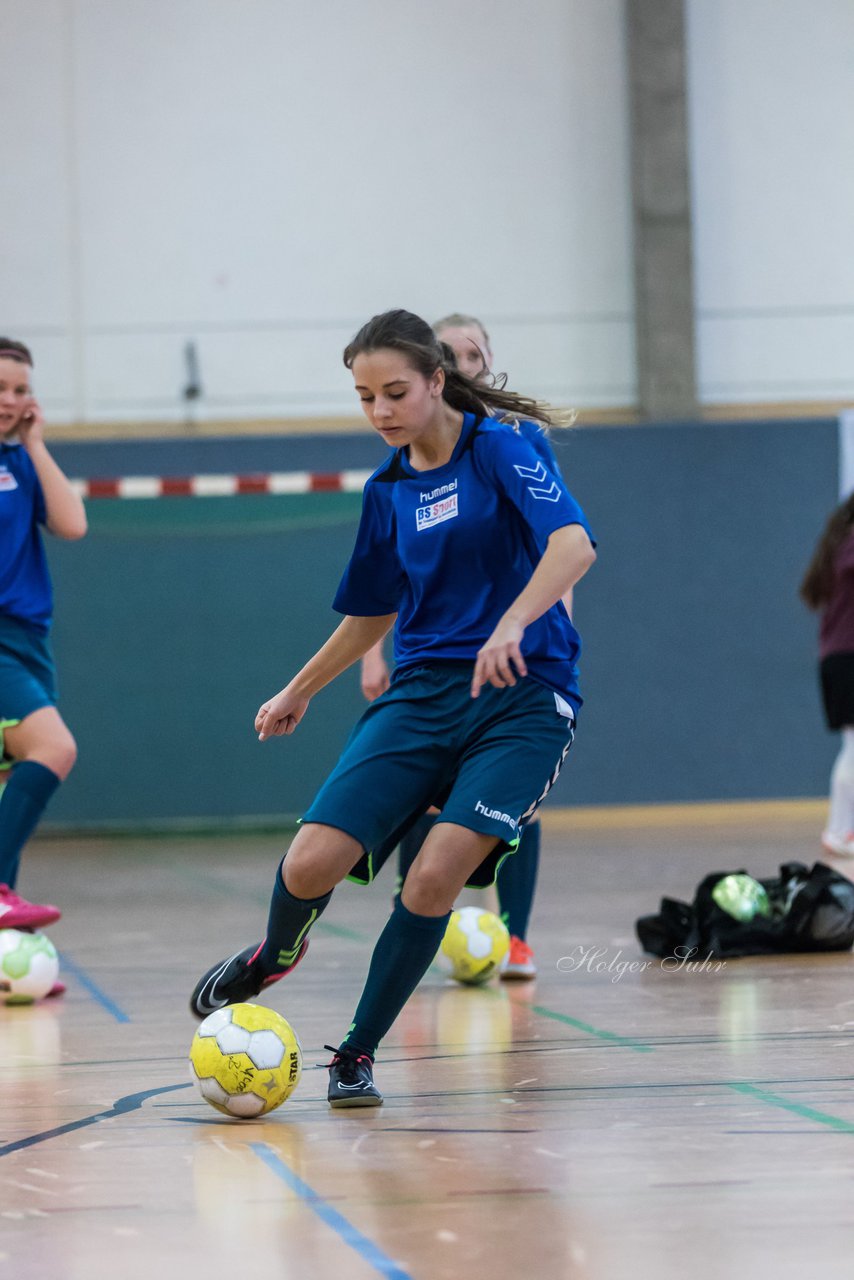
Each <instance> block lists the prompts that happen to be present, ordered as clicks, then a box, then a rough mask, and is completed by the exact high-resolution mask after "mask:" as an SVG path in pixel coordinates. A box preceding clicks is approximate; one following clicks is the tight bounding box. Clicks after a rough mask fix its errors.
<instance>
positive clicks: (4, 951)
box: [0, 929, 59, 1004]
mask: <svg viewBox="0 0 854 1280" xmlns="http://www.w3.org/2000/svg"><path fill="white" fill-rule="evenodd" d="M58 973H59V957H58V956H57V954H56V947H55V946H54V945H53V943H52V942H51V940H50V938H47V937H45V935H44V934H43V933H24V932H22V931H21V930H20V929H0V1000H2V1002H3V1003H4V1004H32V1003H33V1002H34V1001H35V1000H42V999H43V998H44V997H45V996H46V995H47V993H48V992H49V991H50V989H51V987H52V986H53V984H54V983H55V982H56V979H57V975H58Z"/></svg>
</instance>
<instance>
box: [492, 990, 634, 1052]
mask: <svg viewBox="0 0 854 1280" xmlns="http://www.w3.org/2000/svg"><path fill="white" fill-rule="evenodd" d="M496 994H497V993H496ZM510 1003H511V1004H515V1005H519V1006H520V1007H521V1008H524V1009H530V1010H531V1012H532V1013H537V1014H539V1016H540V1017H541V1018H551V1019H552V1021H554V1022H562V1023H563V1024H564V1026H567V1027H575V1029H576V1030H577V1031H583V1032H584V1033H585V1034H586V1035H588V1036H595V1037H596V1039H597V1040H608V1041H610V1042H611V1043H612V1044H619V1045H622V1046H623V1048H624V1049H633V1050H634V1051H635V1053H652V1052H653V1048H652V1045H649V1044H644V1043H643V1042H642V1041H640V1040H632V1039H631V1038H630V1037H629V1036H620V1035H617V1033H616V1031H605V1030H603V1028H602V1027H594V1026H591V1024H590V1023H589V1022H581V1021H580V1020H579V1019H578V1018H571V1017H570V1016H569V1014H568V1013H558V1012H557V1010H556V1009H547V1008H546V1006H545V1005H542V1004H527V1003H526V1002H525V1001H524V1000H513V999H512V997H511V1000H510Z"/></svg>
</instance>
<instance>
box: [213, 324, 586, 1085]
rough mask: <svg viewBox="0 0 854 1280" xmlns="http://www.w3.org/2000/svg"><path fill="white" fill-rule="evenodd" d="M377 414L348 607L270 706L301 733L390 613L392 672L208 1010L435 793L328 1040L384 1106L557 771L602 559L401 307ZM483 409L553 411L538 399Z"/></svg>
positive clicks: (347, 1078) (262, 724) (423, 327)
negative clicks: (387, 450) (489, 888)
mask: <svg viewBox="0 0 854 1280" xmlns="http://www.w3.org/2000/svg"><path fill="white" fill-rule="evenodd" d="M344 363H345V365H346V366H347V368H349V369H350V370H351V371H352V373H353V378H354V382H355V385H356V391H357V392H358V395H359V398H360V400H361V402H362V407H363V409H364V412H365V415H366V417H367V418H368V421H369V422H370V423H371V426H372V427H374V429H375V430H376V431H377V432H378V433H379V434H380V436H381V437H382V438H383V440H384V441H385V442H386V443H387V444H389V445H391V446H393V448H394V450H395V451H394V452H393V453H392V454H391V455H390V456H389V457H388V458H387V459H386V461H385V462H383V464H382V465H381V466H380V467H379V468H378V469H377V471H375V472H374V474H373V476H372V477H371V478H370V480H369V481H368V483H367V485H366V486H365V492H364V498H363V507H362V518H361V522H360V525H359V531H358V534H357V536H356V545H355V547H354V550H353V553H352V556H351V558H350V562H349V564H348V566H347V569H346V571H345V573H344V577H343V579H342V581H341V584H340V586H339V588H338V592H337V594H336V597H335V601H334V606H335V608H336V609H337V610H338V611H339V612H340V613H342V614H343V615H344V619H343V621H342V622H341V624H340V625H339V627H338V628H337V630H336V631H335V632H334V633H333V635H332V636H331V637H330V639H329V640H328V641H327V642H326V644H325V645H323V647H322V648H321V649H320V650H319V651H318V652H317V653H316V654H315V655H314V657H313V658H311V659H310V660H309V661H308V662H307V663H306V665H305V666H304V667H303V668H302V670H301V671H300V672H299V673H298V674H297V675H296V676H294V678H293V679H292V680H291V681H290V683H289V684H287V685H286V686H285V688H284V689H282V691H281V692H280V693H277V694H276V695H275V697H273V698H271V699H269V701H267V702H265V703H264V704H263V705H262V706H261V708H260V709H259V711H258V715H257V717H256V721H255V727H256V729H257V731H258V735H259V737H260V738H261V740H262V741H263V740H265V739H267V738H270V737H274V736H279V735H282V734H290V733H293V731H294V730H295V729H296V728H297V726H298V724H299V722H300V721H301V720H302V718H303V716H304V715H305V713H306V710H307V708H308V705H309V702H310V701H311V698H312V697H313V696H314V695H315V694H316V693H317V692H319V690H320V689H322V688H323V687H324V686H325V685H327V684H329V682H330V681H331V680H334V679H335V677H336V676H337V675H339V674H340V673H341V672H342V671H344V670H346V669H347V668H348V667H349V666H351V665H352V664H353V663H354V662H357V661H358V660H359V658H361V657H362V655H363V654H365V653H366V652H367V651H368V650H369V649H370V648H371V646H372V645H375V644H376V643H377V641H378V640H379V639H381V638H382V637H383V636H384V635H386V634H387V633H388V631H389V630H390V629H391V627H392V625H393V624H394V623H395V619H396V620H397V626H396V628H395V659H396V664H395V672H394V678H393V680H392V682H391V686H390V688H389V689H388V690H387V692H386V693H384V694H383V695H382V696H381V697H379V698H377V699H376V701H374V702H372V703H371V705H370V706H369V707H368V708H367V710H366V711H365V713H364V715H363V716H362V717H361V719H360V720H359V722H358V724H357V725H356V727H355V729H354V730H353V733H352V735H351V737H350V740H349V742H348V743H347V745H346V747H345V749H344V752H343V754H342V755H341V758H340V759H339V761H338V763H337V765H336V766H335V768H334V769H333V771H332V773H331V774H330V776H329V777H328V778H327V780H326V782H325V783H324V784H323V786H322V787H321V789H320V791H319V792H318V794H317V795H316V797H315V799H314V801H313V802H312V804H311V806H310V808H309V810H308V812H307V813H306V815H305V817H304V819H303V824H302V826H301V827H300V830H299V832H298V833H297V835H296V837H295V838H294V841H293V843H292V844H291V847H290V849H289V850H288V853H287V856H286V858H284V859H283V861H282V863H281V865H280V869H279V871H278V873H277V875H276V880H275V885H274V888H273V896H272V900H271V904H270V914H269V918H268V925H267V935H266V937H265V939H264V941H263V942H262V943H260V944H254V945H252V946H250V947H247V948H245V949H244V950H243V951H240V952H238V953H237V954H236V955H233V956H230V957H228V958H227V959H226V960H223V961H221V962H220V963H218V964H216V965H214V966H213V968H211V969H210V970H209V971H208V972H207V973H206V974H205V975H204V977H203V978H202V979H201V980H200V981H199V983H198V984H197V986H196V989H195V991H194V992H193V995H192V997H191V1008H192V1010H193V1012H194V1013H195V1014H196V1015H197V1016H199V1017H205V1016H206V1015H207V1014H209V1013H211V1012H212V1011H213V1010H215V1009H218V1008H221V1007H222V1006H223V1005H227V1004H233V1003H236V1002H239V1001H244V1000H247V999H249V998H251V997H252V996H254V995H257V994H258V992H259V991H261V989H262V988H263V987H265V986H267V985H268V984H269V983H272V982H276V981H278V980H279V979H280V978H282V977H284V975H285V974H286V973H288V972H289V971H290V970H291V969H293V968H294V966H295V965H296V964H297V963H298V962H299V961H300V960H301V959H302V957H303V955H304V954H305V951H306V948H307V946H308V933H309V930H310V928H311V926H312V924H313V923H314V922H315V920H316V919H317V918H318V916H319V915H320V914H321V912H322V911H323V910H324V909H325V908H326V906H327V904H328V902H329V899H330V897H331V894H332V890H333V889H334V887H335V885H336V884H338V883H339V882H340V881H341V880H343V879H344V878H345V877H347V876H348V875H351V874H353V875H354V876H355V877H356V878H359V877H361V878H363V879H370V878H371V865H370V864H371V852H372V850H374V849H376V848H377V847H378V846H379V845H380V844H382V843H383V842H384V841H387V840H388V839H389V837H392V836H394V835H396V834H397V835H400V834H402V833H404V832H405V830H406V829H407V828H408V826H410V825H411V823H412V822H413V821H414V820H415V819H416V818H417V817H418V816H419V815H420V814H422V813H423V812H424V811H425V809H427V808H428V806H429V805H430V804H431V803H433V802H434V801H435V802H437V803H438V805H439V807H440V808H441V814H440V815H439V817H438V818H437V821H436V823H435V825H434V827H433V829H432V831H431V832H430V834H429V835H428V837H427V839H426V840H425V842H424V845H423V847H422V848H421V849H420V851H419V853H418V855H417V857H416V858H415V861H414V862H413V864H412V866H411V868H410V870H409V873H408V874H407V877H406V881H405V883H404V885H403V888H402V890H401V893H400V895H399V896H398V898H397V899H396V900H395V904H394V907H393V909H392V913H391V916H390V917H389V920H388V922H387V924H386V926H385V928H384V929H383V931H382V933H381V934H380V937H379V939H378V941H377V943H376V946H375V948H374V953H373V956H372V958H371V963H370V967H369V970H368V975H367V980H366V983H365V987H364V989H363V992H362V996H361V998H360V1000H359V1003H358V1006H357V1008H356V1012H355V1016H354V1019H353V1022H352V1024H351V1026H350V1028H349V1030H348V1031H347V1033H346V1035H345V1036H344V1039H343V1041H342V1042H341V1044H340V1045H339V1046H338V1048H337V1049H332V1053H333V1055H334V1056H333V1059H332V1062H331V1063H330V1080H329V1092H328V1098H329V1101H330V1103H331V1104H332V1105H333V1106H336V1107H340V1106H346V1107H352V1106H377V1105H378V1104H379V1103H381V1102H382V1095H381V1094H380V1093H379V1090H378V1089H377V1087H376V1085H375V1084H374V1081H373V1070H372V1069H373V1061H374V1055H375V1053H376V1050H377V1046H378V1045H379V1044H380V1042H381V1040H382V1039H383V1037H384V1036H385V1035H386V1033H387V1032H388V1030H389V1028H390V1027H391V1026H392V1024H393V1022H394V1021H395V1019H396V1017H397V1015H398V1014H399V1013H400V1011H401V1009H402V1008H403V1006H404V1004H405V1003H406V1001H407V1000H408V999H409V996H410V995H411V994H412V992H413V991H414V990H415V988H416V986H417V985H418V983H419V981H420V980H421V978H422V977H423V975H424V973H425V972H426V970H427V968H428V966H429V964H430V962H431V961H432V959H433V957H434V956H435V954H436V951H437V949H438V946H439V943H440V941H441V939H442V936H443V934H444V932H445V928H446V925H447V922H448V919H449V916H450V911H451V908H452V906H453V903H454V901H455V899H456V897H457V895H458V894H459V892H460V890H461V889H462V888H463V886H464V885H465V884H466V883H468V882H469V881H471V880H473V879H475V880H479V881H480V882H481V883H483V881H484V878H485V875H484V873H485V868H489V869H490V870H489V875H488V879H490V880H491V879H492V878H494V869H495V866H496V865H497V863H498V861H500V859H501V857H502V856H503V855H504V854H505V853H506V852H507V851H508V850H509V849H512V848H513V847H514V846H515V845H516V844H517V843H518V839H519V833H520V830H521V828H522V827H523V826H524V825H525V823H527V822H529V821H530V819H531V818H532V817H533V815H534V813H535V812H536V809H537V806H538V805H539V803H540V802H541V800H542V799H543V798H544V796H545V795H546V793H547V792H548V790H549V789H550V787H551V785H552V783H553V782H554V780H555V779H556V777H557V774H558V772H559V770H560V767H561V765H562V763H563V760H564V759H565V757H566V754H567V752H568V750H569V747H570V745H571V742H572V736H573V728H574V722H575V715H576V711H577V708H578V707H579V705H580V701H581V700H580V697H579V693H578V683H577V675H576V669H575V659H576V657H577V655H578V652H579V648H580V644H579V639H578V635H577V633H576V632H575V629H574V628H573V626H572V623H571V622H570V620H569V616H568V614H567V612H566V609H565V608H564V607H563V605H562V604H561V603H560V600H561V597H562V596H563V595H564V594H565V593H566V592H567V591H568V590H569V589H570V587H572V585H573V584H574V583H575V582H577V581H578V580H579V578H581V577H582V575H583V574H584V573H585V572H586V571H587V569H588V568H589V567H590V565H591V564H592V563H593V561H594V559H595V552H594V551H593V547H592V544H591V539H590V535H589V533H588V529H587V523H586V520H585V518H584V515H583V513H582V511H581V509H580V508H579V506H578V505H577V503H576V502H575V500H574V499H573V498H572V497H571V496H570V494H569V493H568V492H567V490H566V488H565V486H564V485H563V483H562V482H561V481H560V480H559V479H557V478H556V477H555V476H553V475H552V474H550V473H549V472H548V471H547V470H546V468H545V467H544V465H543V463H542V461H541V459H540V457H539V456H538V454H537V453H536V451H535V450H534V449H533V447H532V446H531V444H530V443H529V442H528V441H527V440H526V439H525V438H524V437H523V436H521V435H520V434H519V433H518V432H516V431H514V430H513V428H512V427H511V426H509V425H505V424H502V423H499V422H497V421H496V420H494V419H493V418H491V417H490V416H489V411H488V410H487V406H486V404H485V403H484V399H483V387H482V385H481V384H479V383H478V382H476V381H475V380H474V379H472V378H469V377H467V376H466V375H465V374H463V373H462V372H461V371H460V370H459V369H458V368H457V367H456V363H455V362H452V361H449V360H448V359H447V358H446V355H445V352H444V350H443V348H442V346H441V344H440V343H439V341H438V340H437V338H436V336H435V334H434V333H433V331H432V329H431V328H430V326H429V325H428V324H427V323H426V322H425V321H423V320H421V319H419V318H418V317H417V316H414V315H412V314H411V313H410V312H407V311H390V312H386V313H385V314H383V315H380V316H375V317H374V319H373V320H370V321H369V322H368V323H367V324H366V325H365V326H364V327H363V328H362V329H360V331H359V332H358V333H357V335H356V337H355V338H354V339H353V341H352V342H351V343H350V344H349V346H348V347H347V348H346V350H345V352H344ZM489 407H490V409H494V410H495V411H497V412H501V413H509V414H512V415H513V416H514V417H515V418H517V419H522V418H525V419H533V420H535V421H539V422H542V423H544V424H548V422H549V421H550V416H549V411H548V409H547V408H546V407H545V406H543V405H541V404H539V403H538V402H536V401H532V400H529V399H527V398H525V397H523V396H519V395H516V394H514V393H513V392H509V391H506V390H504V389H502V388H499V387H493V388H490V392H489Z"/></svg>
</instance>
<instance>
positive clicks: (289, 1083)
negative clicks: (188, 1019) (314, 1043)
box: [190, 1004, 302, 1120]
mask: <svg viewBox="0 0 854 1280" xmlns="http://www.w3.org/2000/svg"><path fill="white" fill-rule="evenodd" d="M301 1074H302V1049H301V1048H300V1043H299V1040H298V1039H297V1037H296V1034H295V1032H294V1029H293V1027H292V1026H291V1024H290V1023H289V1022H287V1021H286V1020H285V1019H284V1018H283V1017H282V1015H281V1014H280V1013H276V1011H275V1010H274V1009H268V1008H266V1007H265V1006H264V1005H260V1004H233V1005H231V1006H230V1007H228V1008H226V1009H217V1011H216V1013H212V1014H210V1015H209V1016H208V1017H207V1018H205V1020H204V1022H202V1023H201V1024H200V1025H199V1029H198V1031H197V1032H196V1034H195V1035H194V1036H193V1043H192V1044H191V1045H190V1079H191V1080H192V1081H193V1083H194V1084H195V1086H196V1088H197V1089H198V1091H199V1093H200V1094H201V1095H202V1097H203V1098H204V1100H205V1102H209V1103H210V1104H211V1106H212V1107H216V1109H217V1111H221V1112H222V1113H223V1114H224V1115H227V1116H235V1117H237V1118H238V1119H240V1120H251V1119H252V1118H253V1117H254V1116H264V1115H266V1114H267V1112H268V1111H274V1110H275V1108H276V1107H280V1106H281V1105H282V1103H283V1102H284V1101H285V1099H286V1098H289V1097H290V1096H291V1094H292V1093H293V1091H294V1089H295V1088H296V1087H297V1085H298V1084H299V1078H300V1075H301Z"/></svg>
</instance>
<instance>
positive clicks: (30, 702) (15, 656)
mask: <svg viewBox="0 0 854 1280" xmlns="http://www.w3.org/2000/svg"><path fill="white" fill-rule="evenodd" d="M55 706H56V672H55V669H54V664H53V654H52V652H51V648H50V640H49V639H48V636H47V635H45V633H44V632H42V631H39V629H38V628H37V627H31V626H29V625H28V624H27V623H26V622H20V621H18V619H17V618H9V617H4V616H3V615H2V614H0V755H2V731H3V729H4V728H9V727H10V725H13V724H18V723H19V722H20V721H21V720H25V719H26V717H27V716H29V715H32V713H33V712H34V711H40V710H41V709H42V707H55Z"/></svg>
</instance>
